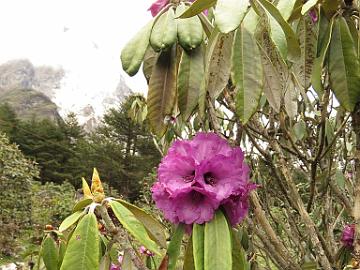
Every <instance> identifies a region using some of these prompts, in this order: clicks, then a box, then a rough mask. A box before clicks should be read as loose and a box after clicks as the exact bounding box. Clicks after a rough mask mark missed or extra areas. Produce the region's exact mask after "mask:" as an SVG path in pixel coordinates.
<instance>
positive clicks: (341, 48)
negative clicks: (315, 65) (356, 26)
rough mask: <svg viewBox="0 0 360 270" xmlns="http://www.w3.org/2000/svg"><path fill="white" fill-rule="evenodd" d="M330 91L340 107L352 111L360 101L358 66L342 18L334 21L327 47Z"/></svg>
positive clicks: (351, 41) (350, 39)
mask: <svg viewBox="0 0 360 270" xmlns="http://www.w3.org/2000/svg"><path fill="white" fill-rule="evenodd" d="M329 77H330V86H331V90H332V91H333V92H334V93H335V96H336V98H337V99H338V100H339V102H340V104H341V106H342V107H343V108H344V109H346V110H347V111H353V109H354V107H355V104H356V103H357V102H358V101H360V65H359V59H358V58H357V52H356V50H355V44H354V41H353V39H352V37H351V33H350V30H349V27H348V25H347V23H346V20H345V19H344V18H343V17H339V18H337V19H336V21H335V24H334V30H333V35H332V37H331V42H330V47H329Z"/></svg>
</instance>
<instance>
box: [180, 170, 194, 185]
mask: <svg viewBox="0 0 360 270" xmlns="http://www.w3.org/2000/svg"><path fill="white" fill-rule="evenodd" d="M194 177H195V171H192V172H191V174H190V175H186V176H183V179H184V182H185V183H190V182H192V181H193V180H194Z"/></svg>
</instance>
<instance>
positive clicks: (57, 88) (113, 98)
mask: <svg viewBox="0 0 360 270" xmlns="http://www.w3.org/2000/svg"><path fill="white" fill-rule="evenodd" d="M91 75H94V74H91ZM91 75H90V76H91ZM84 76H88V75H87V74H76V73H71V72H69V71H65V70H63V69H62V68H61V67H56V68H55V67H51V66H34V65H33V64H32V63H31V62H30V61H29V60H26V59H20V60H11V61H8V62H6V63H4V64H2V65H0V102H1V97H5V94H7V95H8V94H9V93H10V92H11V91H14V90H19V89H20V90H31V91H32V93H39V94H42V95H44V96H46V97H47V98H48V99H49V102H50V103H55V104H56V106H57V111H58V112H59V113H60V115H61V116H62V117H63V118H64V117H66V115H67V114H68V113H70V112H74V113H75V114H76V115H77V116H78V120H79V123H80V124H81V125H84V127H85V129H86V130H87V131H91V130H92V129H94V127H96V125H97V124H98V123H99V122H100V121H101V118H102V116H103V114H104V113H105V112H106V111H107V110H108V109H109V108H113V107H116V106H119V104H120V103H121V102H122V101H123V100H124V98H125V97H126V96H128V95H130V94H131V93H132V91H131V90H130V88H129V87H128V86H127V85H126V83H125V80H124V78H123V77H122V76H121V75H119V80H118V83H117V85H114V86H113V87H109V85H106V86H105V84H104V85H103V84H102V83H101V82H100V81H99V82H98V84H97V85H96V88H95V90H94V86H93V85H86V84H85V85H84V83H83V82H84V81H86V80H84ZM111 88H112V89H111ZM89 89H91V91H90V90H89ZM88 90H89V91H88ZM3 100H4V99H3ZM13 101H14V98H12V102H13ZM15 101H16V100H15ZM22 102H26V101H24V100H23V101H22ZM37 104H38V103H37ZM54 108H55V106H54ZM54 110H55V109H54Z"/></svg>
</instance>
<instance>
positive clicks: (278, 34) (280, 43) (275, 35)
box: [269, 16, 288, 60]
mask: <svg viewBox="0 0 360 270" xmlns="http://www.w3.org/2000/svg"><path fill="white" fill-rule="evenodd" d="M269 22H270V29H271V31H270V37H271V39H272V41H273V42H274V45H275V47H276V49H277V50H278V51H279V53H280V55H281V57H282V58H283V59H284V60H286V59H287V53H288V48H287V40H286V35H285V33H284V31H283V30H282V28H281V26H280V24H279V23H278V22H277V21H276V20H275V19H274V18H273V17H271V16H269Z"/></svg>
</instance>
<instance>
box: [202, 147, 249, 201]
mask: <svg viewBox="0 0 360 270" xmlns="http://www.w3.org/2000/svg"><path fill="white" fill-rule="evenodd" d="M243 161H244V154H243V152H242V151H241V149H240V148H237V149H234V150H233V152H232V153H231V155H230V156H228V157H226V156H223V155H217V156H215V157H214V158H212V159H211V160H209V161H207V162H204V163H203V164H201V166H200V168H199V169H198V170H197V171H196V180H197V181H198V182H199V183H200V184H201V186H202V187H203V188H204V189H206V190H207V191H208V192H211V193H214V194H216V198H217V200H218V201H222V200H224V199H225V198H227V197H229V196H230V195H231V194H235V192H236V191H237V190H238V189H241V188H243V187H245V186H247V184H248V181H249V167H248V166H247V165H246V163H244V162H243Z"/></svg>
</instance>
